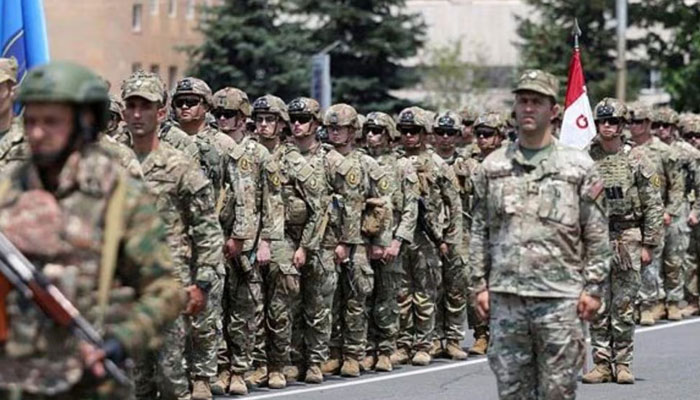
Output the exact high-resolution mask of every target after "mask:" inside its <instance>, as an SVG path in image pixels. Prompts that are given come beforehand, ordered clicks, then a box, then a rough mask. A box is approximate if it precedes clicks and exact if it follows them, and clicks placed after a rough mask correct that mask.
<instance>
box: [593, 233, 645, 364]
mask: <svg viewBox="0 0 700 400" xmlns="http://www.w3.org/2000/svg"><path fill="white" fill-rule="evenodd" d="M611 235H612V233H611ZM641 241H642V233H641V231H640V230H639V229H638V228H637V229H628V230H626V231H624V232H623V233H622V235H621V237H619V238H618V239H617V240H613V241H612V242H611V247H612V248H613V249H614V251H615V254H614V255H613V259H612V263H611V266H610V275H608V279H607V280H606V281H605V283H604V284H603V285H602V290H603V296H602V299H601V300H602V302H601V303H602V304H601V307H600V309H599V310H598V312H597V314H596V316H595V319H594V320H593V321H592V322H591V327H590V331H591V347H592V348H593V362H594V363H596V364H599V363H605V364H610V363H614V364H618V365H619V364H622V365H627V366H629V365H630V364H631V363H632V358H633V355H634V326H635V324H634V301H635V299H636V297H637V292H638V291H639V287H640V286H641V275H640V270H641V269H642V268H643V267H642V265H641V256H642V243H641Z"/></svg>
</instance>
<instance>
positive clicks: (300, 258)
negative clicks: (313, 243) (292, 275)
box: [292, 247, 306, 269]
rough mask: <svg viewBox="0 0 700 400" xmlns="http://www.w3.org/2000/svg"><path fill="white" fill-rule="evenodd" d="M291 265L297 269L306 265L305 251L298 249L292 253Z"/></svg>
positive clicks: (301, 248)
mask: <svg viewBox="0 0 700 400" xmlns="http://www.w3.org/2000/svg"><path fill="white" fill-rule="evenodd" d="M292 264H294V266H295V267H296V268H297V269H299V268H301V267H303V266H304V264H306V249H304V248H303V247H299V248H298V249H297V251H295V252H294V258H292Z"/></svg>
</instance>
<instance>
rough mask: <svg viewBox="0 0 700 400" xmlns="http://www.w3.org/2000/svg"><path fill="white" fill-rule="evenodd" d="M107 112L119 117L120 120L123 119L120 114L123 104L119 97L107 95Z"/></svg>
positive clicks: (122, 110)
mask: <svg viewBox="0 0 700 400" xmlns="http://www.w3.org/2000/svg"><path fill="white" fill-rule="evenodd" d="M109 111H110V112H112V113H115V114H117V115H119V117H120V118H123V117H122V113H123V112H124V103H122V100H121V99H120V98H119V97H117V96H115V95H113V94H110V95H109Z"/></svg>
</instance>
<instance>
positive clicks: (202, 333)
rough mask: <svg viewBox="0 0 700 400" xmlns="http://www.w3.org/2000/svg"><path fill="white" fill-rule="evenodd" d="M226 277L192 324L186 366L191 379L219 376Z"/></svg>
mask: <svg viewBox="0 0 700 400" xmlns="http://www.w3.org/2000/svg"><path fill="white" fill-rule="evenodd" d="M224 280H225V276H221V277H219V279H217V280H216V281H215V282H214V283H213V284H212V286H211V288H210V289H209V294H208V296H207V304H206V306H205V307H204V310H202V312H200V313H199V314H197V315H194V316H191V317H186V319H187V320H188V321H189V335H188V336H189V340H188V343H187V345H188V346H187V352H186V355H187V365H188V366H189V373H190V375H191V376H195V377H196V376H201V377H209V378H213V377H215V376H216V372H217V371H216V368H217V352H218V350H219V348H221V347H222V346H223V344H222V342H223V340H224V339H223V330H224V329H223V309H222V301H223V295H224Z"/></svg>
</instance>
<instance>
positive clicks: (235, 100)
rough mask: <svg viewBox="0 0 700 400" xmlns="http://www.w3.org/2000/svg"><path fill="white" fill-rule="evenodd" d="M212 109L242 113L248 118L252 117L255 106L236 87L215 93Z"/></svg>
mask: <svg viewBox="0 0 700 400" xmlns="http://www.w3.org/2000/svg"><path fill="white" fill-rule="evenodd" d="M212 107H213V108H223V109H224V110H233V111H240V112H241V113H243V115H245V116H246V117H250V115H251V114H252V113H253V106H252V105H251V104H250V100H248V95H247V94H246V93H245V92H244V91H242V90H241V89H238V88H235V87H225V88H223V89H221V90H219V91H217V92H216V93H214V96H213V97H212Z"/></svg>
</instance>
